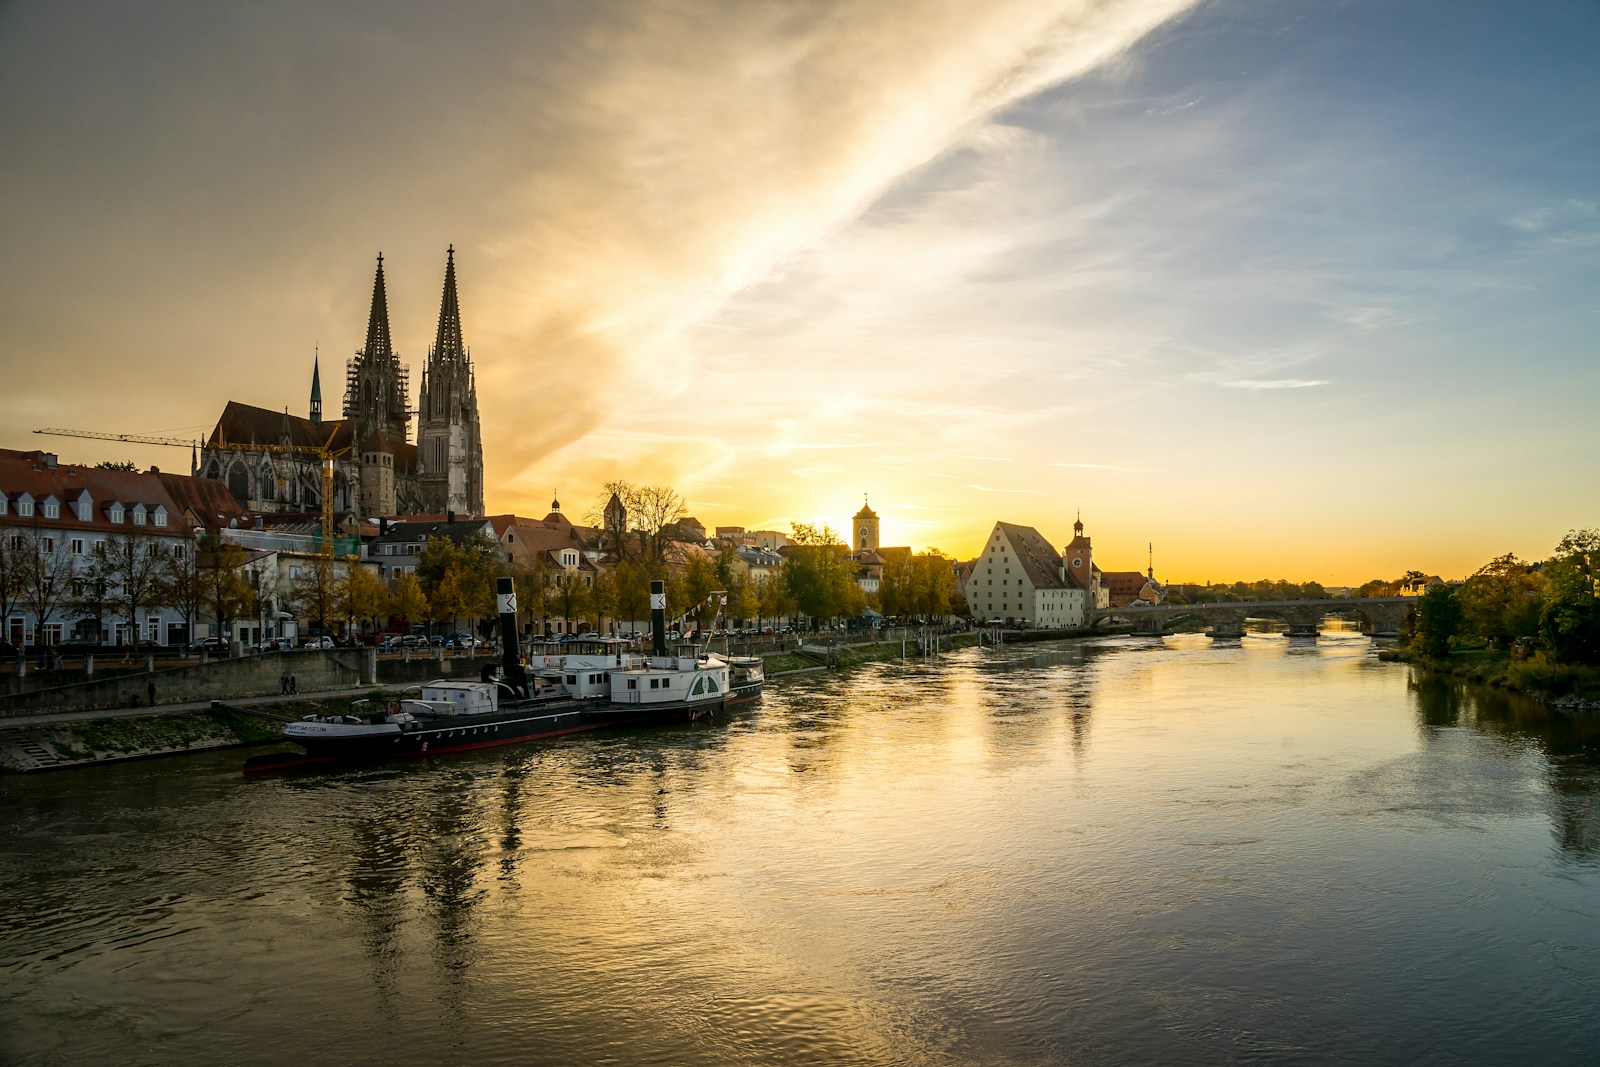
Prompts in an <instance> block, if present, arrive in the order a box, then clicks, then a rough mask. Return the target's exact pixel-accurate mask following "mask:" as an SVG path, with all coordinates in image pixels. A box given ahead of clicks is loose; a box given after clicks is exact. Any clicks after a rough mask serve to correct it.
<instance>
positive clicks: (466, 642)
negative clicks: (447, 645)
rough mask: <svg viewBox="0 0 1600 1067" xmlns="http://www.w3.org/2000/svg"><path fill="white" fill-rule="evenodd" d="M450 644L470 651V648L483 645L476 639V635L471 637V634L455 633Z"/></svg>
mask: <svg viewBox="0 0 1600 1067" xmlns="http://www.w3.org/2000/svg"><path fill="white" fill-rule="evenodd" d="M452 644H453V647H455V648H458V649H462V650H464V651H471V650H472V649H475V648H482V647H483V642H482V641H480V640H478V639H477V638H476V637H473V636H472V635H471V634H456V637H455V641H454V642H452Z"/></svg>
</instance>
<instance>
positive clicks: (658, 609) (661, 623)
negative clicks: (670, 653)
mask: <svg viewBox="0 0 1600 1067" xmlns="http://www.w3.org/2000/svg"><path fill="white" fill-rule="evenodd" d="M650 634H651V638H652V640H651V644H650V654H651V655H654V656H665V655H666V654H667V583H666V582H663V581H662V580H661V579H659V578H656V579H654V580H652V581H651V582H650Z"/></svg>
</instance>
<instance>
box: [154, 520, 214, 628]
mask: <svg viewBox="0 0 1600 1067" xmlns="http://www.w3.org/2000/svg"><path fill="white" fill-rule="evenodd" d="M200 548H201V543H200V542H198V541H196V540H195V539H194V538H192V537H191V538H188V539H186V540H184V541H181V542H179V543H177V544H174V545H171V546H170V547H169V548H168V550H167V553H166V555H164V556H162V557H161V568H160V573H159V574H158V576H157V580H158V581H159V583H160V584H159V587H158V589H157V593H156V598H157V600H158V601H159V603H161V604H162V605H163V606H164V607H169V608H171V609H172V610H173V611H175V612H177V613H178V615H179V617H180V618H182V619H183V628H184V632H185V633H187V634H188V635H189V636H190V637H191V638H192V637H193V636H194V628H195V623H197V622H198V621H199V619H200V606H201V601H202V600H203V596H202V593H203V588H202V585H201V580H200Z"/></svg>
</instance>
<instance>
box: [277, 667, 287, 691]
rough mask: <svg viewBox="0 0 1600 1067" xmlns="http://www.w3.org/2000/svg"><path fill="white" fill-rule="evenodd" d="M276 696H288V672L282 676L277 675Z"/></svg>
mask: <svg viewBox="0 0 1600 1067" xmlns="http://www.w3.org/2000/svg"><path fill="white" fill-rule="evenodd" d="M278 695H279V696H288V695H289V672H288V671H284V672H283V673H282V674H280V675H278Z"/></svg>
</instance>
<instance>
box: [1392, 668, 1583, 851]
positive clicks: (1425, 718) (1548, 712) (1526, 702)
mask: <svg viewBox="0 0 1600 1067" xmlns="http://www.w3.org/2000/svg"><path fill="white" fill-rule="evenodd" d="M1406 685H1407V689H1408V691H1409V692H1410V694H1411V696H1412V698H1413V700H1414V701H1415V704H1416V709H1417V716H1418V719H1419V722H1420V723H1421V726H1422V732H1423V736H1424V737H1427V738H1429V739H1431V740H1435V741H1437V740H1438V739H1439V738H1440V737H1441V731H1443V730H1446V729H1449V728H1459V729H1470V730H1472V731H1474V732H1476V733H1480V734H1483V735H1485V736H1489V737H1494V738H1497V739H1500V740H1502V741H1504V742H1507V743H1508V744H1511V745H1514V746H1516V747H1517V748H1518V749H1520V750H1523V751H1531V752H1536V753H1538V755H1539V756H1540V757H1541V760H1542V763H1543V769H1544V778H1545V781H1546V782H1547V783H1548V785H1549V788H1550V791H1551V794H1552V796H1553V799H1554V804H1553V805H1552V810H1551V832H1552V834H1553V835H1554V837H1555V840H1556V844H1557V846H1558V847H1559V848H1560V849H1561V851H1562V853H1563V854H1565V855H1566V856H1567V857H1568V858H1569V859H1573V860H1577V861H1580V862H1589V863H1593V862H1595V861H1596V860H1600V719H1597V718H1596V717H1595V716H1592V715H1573V714H1569V713H1566V712H1562V711H1558V710H1556V709H1554V708H1552V707H1550V706H1549V705H1547V704H1543V703H1541V702H1539V701H1536V700H1532V699H1530V698H1528V697H1523V696H1519V695H1517V694H1515V693H1508V692H1505V691H1504V690H1499V689H1493V688H1490V687H1487V686H1482V685H1476V684H1473V683H1469V682H1465V681H1462V680H1461V679H1458V678H1452V677H1448V676H1444V675H1439V674H1434V673H1432V672H1428V671H1422V670H1417V669H1413V670H1411V672H1410V676H1409V678H1408V680H1407V683H1406Z"/></svg>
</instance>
